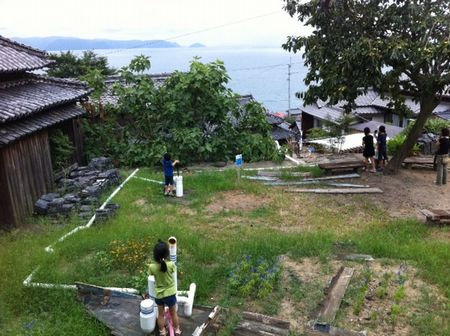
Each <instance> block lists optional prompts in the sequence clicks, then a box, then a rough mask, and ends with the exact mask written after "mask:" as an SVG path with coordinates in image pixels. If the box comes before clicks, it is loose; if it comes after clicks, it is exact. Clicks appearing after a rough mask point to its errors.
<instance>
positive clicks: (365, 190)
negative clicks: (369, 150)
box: [284, 188, 383, 194]
mask: <svg viewBox="0 0 450 336" xmlns="http://www.w3.org/2000/svg"><path fill="white" fill-rule="evenodd" d="M284 191H285V192H288V193H311V194H380V193H382V192H383V190H381V189H380V188H336V189H285V190H284Z"/></svg>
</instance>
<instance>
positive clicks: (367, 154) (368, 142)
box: [362, 127, 376, 173]
mask: <svg viewBox="0 0 450 336" xmlns="http://www.w3.org/2000/svg"><path fill="white" fill-rule="evenodd" d="M362 145H363V148H364V149H363V156H364V159H365V161H366V165H367V166H369V164H370V165H372V169H370V170H369V171H370V172H371V173H375V172H376V170H375V160H374V158H373V157H374V156H375V147H374V145H373V136H372V135H371V134H370V128H369V127H366V128H364V137H363V139H362Z"/></svg>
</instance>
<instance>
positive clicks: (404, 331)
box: [277, 257, 448, 336]
mask: <svg viewBox="0 0 450 336" xmlns="http://www.w3.org/2000/svg"><path fill="white" fill-rule="evenodd" d="M283 266H284V278H283V283H284V285H285V286H286V287H288V286H292V281H293V279H295V281H296V283H297V286H298V287H299V288H298V289H297V291H298V290H302V289H301V288H302V287H303V294H302V296H301V297H298V298H296V297H295V293H294V295H289V296H286V297H285V299H284V300H283V302H282V307H281V309H280V314H279V315H278V316H277V317H278V318H281V319H283V320H288V321H291V330H293V331H295V332H296V333H299V334H302V333H304V332H305V330H306V329H307V328H309V327H308V325H310V324H311V323H312V322H311V321H313V320H314V318H315V316H316V315H317V306H318V304H319V302H320V301H321V300H322V299H323V298H324V297H325V293H324V290H325V289H326V288H327V287H328V286H329V282H330V281H331V278H332V277H333V276H334V274H336V272H337V271H338V269H339V268H340V267H341V266H346V267H352V268H353V269H354V274H353V276H352V280H351V282H350V285H349V287H348V288H347V291H346V294H345V296H344V299H343V302H342V304H341V307H340V309H339V312H338V315H337V318H336V320H335V323H334V324H335V325H337V326H338V327H340V328H344V329H347V330H353V331H364V330H365V331H367V332H368V335H378V336H391V335H397V336H407V335H411V334H413V333H414V332H413V326H412V323H413V319H414V316H417V315H423V314H426V313H430V314H431V316H432V315H433V311H432V310H433V309H437V310H439V309H445V302H446V300H445V296H444V295H443V294H442V293H441V292H440V291H439V289H437V288H436V287H435V286H433V285H430V284H427V283H425V282H424V281H423V280H421V279H420V278H419V277H418V276H417V270H416V269H415V268H414V267H412V266H411V265H408V264H406V263H398V262H394V261H386V260H383V261H382V260H374V261H370V262H348V261H342V260H332V261H331V262H330V263H328V264H322V263H321V262H320V261H319V260H318V259H317V258H304V259H302V260H301V261H294V260H291V259H289V258H287V257H284V261H283ZM321 289H322V290H321ZM358 297H359V299H358ZM424 297H427V298H431V300H429V302H428V304H427V303H425V302H424V301H425V300H426V299H424ZM358 300H359V302H360V309H359V310H358V311H355V308H354V307H355V306H356V304H357V303H356V302H357V301H358ZM442 323H444V324H445V323H448V321H447V322H445V321H442Z"/></svg>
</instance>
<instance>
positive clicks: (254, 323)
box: [233, 312, 290, 336]
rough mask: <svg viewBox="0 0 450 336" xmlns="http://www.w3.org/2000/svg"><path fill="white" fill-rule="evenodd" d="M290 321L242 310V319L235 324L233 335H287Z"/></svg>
mask: <svg viewBox="0 0 450 336" xmlns="http://www.w3.org/2000/svg"><path fill="white" fill-rule="evenodd" d="M289 329H290V322H288V321H283V320H280V319H277V318H274V317H271V316H266V315H261V314H257V313H252V312H244V313H243V314H242V320H241V321H240V322H239V323H238V325H237V326H236V328H235V330H234V332H233V335H235V336H253V335H255V336H258V335H259V336H288V335H289Z"/></svg>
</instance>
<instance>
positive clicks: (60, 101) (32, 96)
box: [0, 75, 92, 124]
mask: <svg viewBox="0 0 450 336" xmlns="http://www.w3.org/2000/svg"><path fill="white" fill-rule="evenodd" d="M91 91H92V90H90V89H89V87H88V86H87V85H86V84H84V83H83V82H80V81H76V80H67V79H57V78H49V77H43V76H33V75H26V76H23V77H22V78H19V79H17V80H15V81H6V82H0V124H2V123H6V122H9V121H12V120H17V119H21V118H24V117H27V116H32V115H34V114H36V113H38V112H40V111H43V110H45V109H48V108H50V107H56V106H59V105H64V104H67V103H71V102H76V101H77V100H79V99H80V98H83V97H86V96H87V95H88V94H89V93H90V92H91Z"/></svg>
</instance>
